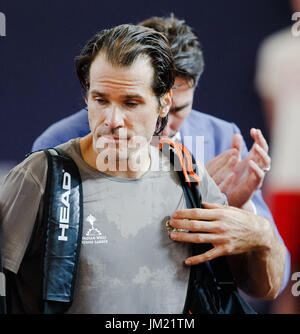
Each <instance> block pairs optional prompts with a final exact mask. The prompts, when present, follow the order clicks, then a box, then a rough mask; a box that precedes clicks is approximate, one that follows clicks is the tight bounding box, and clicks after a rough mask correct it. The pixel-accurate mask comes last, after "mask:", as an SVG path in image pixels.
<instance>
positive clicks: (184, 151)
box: [158, 138, 200, 188]
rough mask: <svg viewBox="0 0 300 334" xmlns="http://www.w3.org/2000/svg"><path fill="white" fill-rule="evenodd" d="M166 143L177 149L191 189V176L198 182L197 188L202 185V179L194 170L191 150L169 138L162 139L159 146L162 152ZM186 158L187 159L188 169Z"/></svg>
mask: <svg viewBox="0 0 300 334" xmlns="http://www.w3.org/2000/svg"><path fill="white" fill-rule="evenodd" d="M164 143H167V144H169V145H170V146H172V147H173V148H174V149H175V151H176V153H177V157H178V159H179V162H180V165H181V168H182V172H183V174H184V177H185V180H186V182H187V183H188V185H189V187H190V188H191V180H190V177H189V176H191V177H192V178H193V179H194V180H195V181H196V182H197V186H198V185H199V183H200V178H199V176H198V175H197V174H196V173H195V172H194V170H193V162H192V157H191V155H190V152H189V150H188V149H187V148H186V147H185V146H183V145H182V144H181V143H178V142H174V141H172V140H171V139H169V138H162V139H161V140H160V142H159V146H158V148H159V149H160V150H161V149H162V146H163V144H164ZM183 154H184V156H183ZM184 157H185V158H186V162H187V163H186V164H187V168H186V164H185V160H184Z"/></svg>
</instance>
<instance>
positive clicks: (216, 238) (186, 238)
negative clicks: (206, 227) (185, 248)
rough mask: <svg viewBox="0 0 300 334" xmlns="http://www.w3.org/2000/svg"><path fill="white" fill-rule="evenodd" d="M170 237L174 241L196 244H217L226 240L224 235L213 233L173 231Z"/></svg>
mask: <svg viewBox="0 0 300 334" xmlns="http://www.w3.org/2000/svg"><path fill="white" fill-rule="evenodd" d="M170 238H171V239H172V240H174V241H180V242H190V243H194V244H209V243H211V244H217V243H220V242H224V236H222V235H218V234H212V233H188V232H171V233H170Z"/></svg>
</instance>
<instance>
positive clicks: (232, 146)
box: [32, 16, 290, 289]
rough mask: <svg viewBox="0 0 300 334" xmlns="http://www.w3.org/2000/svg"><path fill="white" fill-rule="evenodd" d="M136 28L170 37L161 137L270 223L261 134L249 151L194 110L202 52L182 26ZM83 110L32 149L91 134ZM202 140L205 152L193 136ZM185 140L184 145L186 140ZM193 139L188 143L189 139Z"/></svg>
mask: <svg viewBox="0 0 300 334" xmlns="http://www.w3.org/2000/svg"><path fill="white" fill-rule="evenodd" d="M140 25H143V26H146V27H150V28H153V29H155V30H157V31H159V32H162V33H164V34H165V36H166V37H167V38H168V40H169V43H170V46H171V50H172V54H173V57H174V61H175V84H174V87H173V88H174V89H173V103H172V107H171V110H170V113H169V116H168V123H167V126H166V128H165V130H164V132H163V134H164V135H165V136H168V137H171V138H173V139H174V140H179V141H182V142H183V144H184V145H185V146H186V147H187V148H188V149H189V150H190V151H192V152H193V154H194V156H195V158H196V159H197V160H203V156H204V161H205V163H206V168H207V171H208V173H209V174H210V176H211V177H212V178H213V179H214V181H215V182H216V184H217V185H218V186H219V188H220V190H221V191H222V192H223V193H226V195H227V198H228V202H229V204H230V205H231V206H235V207H238V208H244V209H247V210H250V211H252V212H254V213H256V214H257V215H258V216H262V217H264V218H266V219H268V220H269V221H271V222H273V218H272V215H271V213H270V211H269V209H268V207H267V206H266V204H265V202H264V200H263V197H262V193H261V190H260V189H259V188H260V186H261V184H262V182H263V179H264V176H265V173H266V171H267V170H268V169H269V168H270V163H271V161H270V157H269V156H268V145H267V143H266V141H265V139H264V137H263V135H262V133H261V131H260V130H257V129H251V131H250V133H251V136H252V137H253V139H254V141H255V143H254V144H253V146H252V148H251V150H250V151H249V152H248V151H247V147H246V145H245V143H244V141H243V139H242V136H241V135H240V130H239V129H238V127H237V126H236V125H235V124H233V123H228V122H226V121H223V120H221V119H218V118H215V117H213V116H210V115H208V114H205V113H201V112H199V111H195V110H192V104H193V96H194V91H195V87H196V86H197V83H198V80H199V78H200V76H201V74H202V72H203V69H204V60H203V54H202V47H201V44H200V42H199V40H198V37H197V36H196V35H195V33H194V32H193V30H192V29H191V28H190V27H189V26H188V25H186V24H185V22H184V21H181V20H178V19H176V18H175V17H174V16H171V17H169V18H159V17H153V18H150V19H148V20H146V21H144V22H141V23H140ZM87 115H88V114H87V111H86V110H85V109H83V110H81V111H79V112H77V113H75V114H73V115H71V116H69V117H67V118H65V119H63V120H61V121H59V122H57V123H55V124H53V125H52V126H50V127H49V128H48V129H47V130H46V131H45V132H44V133H43V134H42V135H41V136H40V137H39V138H38V139H37V140H36V141H35V143H34V144H33V148H32V150H33V151H35V150H38V149H42V148H46V147H53V146H55V145H58V144H61V143H63V142H65V141H67V140H69V139H71V138H76V137H80V136H84V135H86V134H87V133H88V132H89V126H88V121H87V117H88V116H87ZM197 136H198V137H200V136H203V137H204V152H203V150H202V146H201V145H199V144H198V145H197V139H196V137H197ZM185 139H186V140H185ZM190 139H191V140H190ZM289 272H290V258H289V253H287V260H286V267H285V278H284V282H283V285H282V289H283V288H284V287H285V286H286V284H287V282H288V279H289Z"/></svg>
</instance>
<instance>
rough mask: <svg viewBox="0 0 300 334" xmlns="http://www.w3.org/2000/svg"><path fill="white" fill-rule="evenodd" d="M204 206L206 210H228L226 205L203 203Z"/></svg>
mask: <svg viewBox="0 0 300 334" xmlns="http://www.w3.org/2000/svg"><path fill="white" fill-rule="evenodd" d="M202 205H203V206H204V208H206V209H224V208H227V206H226V205H222V204H217V203H208V202H202ZM202 210H203V209H202Z"/></svg>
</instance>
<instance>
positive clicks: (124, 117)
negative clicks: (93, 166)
mask: <svg viewBox="0 0 300 334" xmlns="http://www.w3.org/2000/svg"><path fill="white" fill-rule="evenodd" d="M153 73H154V70H153V68H152V65H151V63H150V61H149V58H147V57H139V58H137V60H136V61H135V62H134V63H133V64H132V65H131V66H128V67H121V66H113V65H112V64H110V63H109V62H108V61H107V60H106V57H105V55H104V54H102V53H100V54H99V55H98V56H97V57H96V58H95V60H94V61H93V63H92V64H91V67H90V89H89V91H88V94H87V105H88V115H89V124H90V129H91V134H92V136H93V149H94V151H96V152H97V153H98V154H99V153H101V154H102V156H105V154H106V155H107V156H110V157H115V159H116V160H128V159H129V158H130V155H132V154H134V153H137V152H138V151H139V150H145V149H146V147H147V145H148V146H149V143H150V141H151V138H152V135H153V133H154V131H155V126H156V122H157V118H158V116H159V115H160V112H159V110H160V109H159V103H158V100H157V97H156V96H155V94H154V92H153V90H152V80H153ZM170 103H171V101H170ZM112 159H114V158H112Z"/></svg>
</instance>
